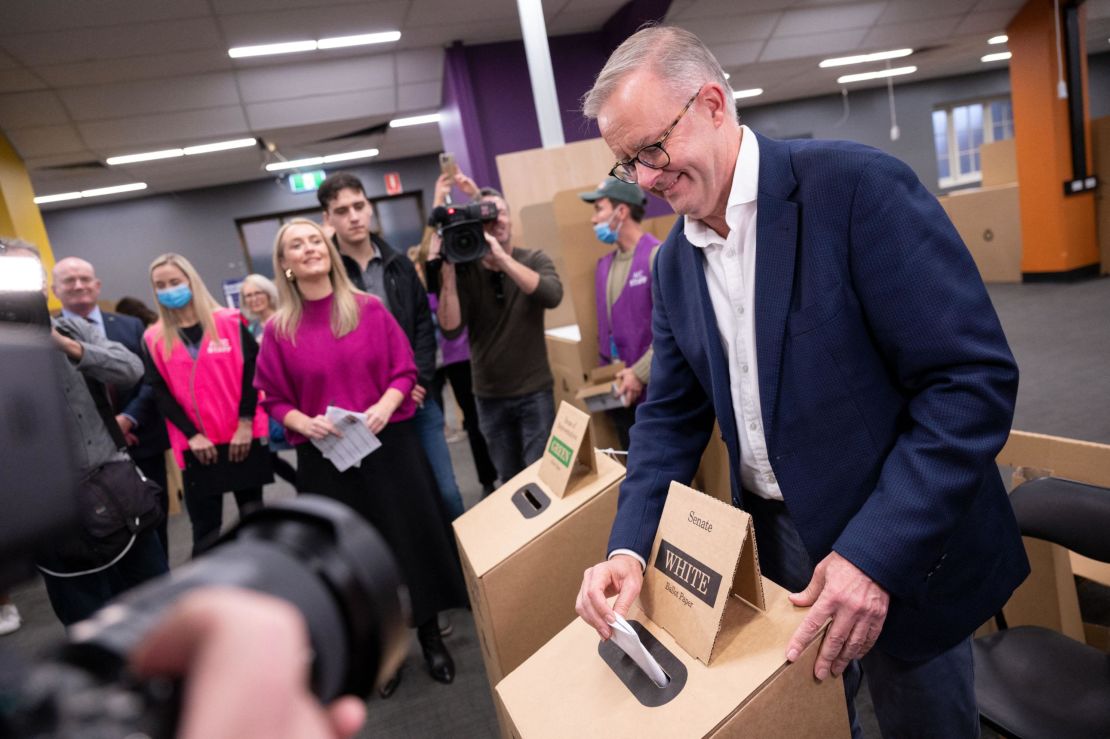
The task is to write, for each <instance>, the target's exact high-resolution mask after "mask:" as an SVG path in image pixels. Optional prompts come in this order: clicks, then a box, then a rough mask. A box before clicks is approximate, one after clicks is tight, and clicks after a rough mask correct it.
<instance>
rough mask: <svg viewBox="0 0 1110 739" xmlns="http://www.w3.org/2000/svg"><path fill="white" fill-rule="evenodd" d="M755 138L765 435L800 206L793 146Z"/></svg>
mask: <svg viewBox="0 0 1110 739" xmlns="http://www.w3.org/2000/svg"><path fill="white" fill-rule="evenodd" d="M756 138H757V140H758V141H759V196H758V201H757V203H756V225H755V239H756V250H755V350H756V357H757V361H758V363H759V402H760V405H761V406H762V410H763V428H764V432H765V435H766V436H767V437H771V435H772V431H773V429H772V420H773V419H774V417H775V410H776V407H777V405H778V390H779V372H780V370H781V368H782V345H783V338H784V336H785V333H786V317H787V313H788V312H789V310H790V296H791V293H792V291H793V284H794V256H795V254H796V252H797V247H798V205H797V203H794V202H792V201H790V200H789V199H788V197H789V195H790V194H791V193H792V192H793V191H794V188H795V187H796V186H797V181H796V180H795V179H794V172H793V167H792V166H791V162H790V147H789V145H788V144H786V143H784V142H781V141H774V140H772V139H768V138H764V137H763V136H760V135H759V134H756ZM768 443H770V439H768Z"/></svg>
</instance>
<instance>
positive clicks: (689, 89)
mask: <svg viewBox="0 0 1110 739" xmlns="http://www.w3.org/2000/svg"><path fill="white" fill-rule="evenodd" d="M644 68H646V69H648V70H650V71H651V72H653V73H654V74H655V75H656V76H658V77H659V79H661V80H663V81H664V82H665V83H666V84H667V86H668V87H669V88H670V89H671V90H673V91H674V92H675V93H676V94H677V95H692V94H693V93H694V91H695V90H697V89H698V88H699V87H700V86H701V85H704V84H705V83H707V82H716V83H717V84H718V85H720V86H721V87H722V88H723V89H724V91H725V94H726V95H727V96H728V100H729V102H730V103H731V101H732V100H733V95H732V86H731V85H729V83H728V80H726V79H725V71H724V70H723V69H721V64H720V62H718V61H717V58H716V57H715V56H713V52H711V51H710V50H709V49H708V48H707V47H706V45H705V44H703V43H702V41H701V39H699V38H698V37H697V36H695V35H694V34H692V33H690V32H689V31H686V30H684V29H682V28H677V27H675V26H649V27H647V28H641V29H640V30H639V31H637V32H636V33H634V34H632V35H631V36H629V37H628V38H627V39H625V40H624V43H622V44H621V45H620V46H618V47H617V50H616V51H614V52H613V53H612V54H611V55H610V56H609V61H607V62H605V66H604V67H603V68H602V70H601V72H600V73H598V75H597V79H596V80H595V81H594V86H593V88H591V89H590V91H589V92H587V93H586V94H585V95H584V96H583V97H582V113H583V115H585V116H586V117H587V118H597V114H598V112H599V111H600V110H601V106H603V105H605V103H606V101H607V100H608V99H609V97H610V96H611V95H612V94H613V93H614V92H615V91H616V89H617V87H618V86H619V85H620V84H621V82H623V81H624V79H625V78H626V77H627V76H628V75H630V74H632V73H633V72H635V71H637V70H639V69H644ZM728 107H729V110H730V111H732V118H733V120H737V121H738V120H739V118H738V116H737V114H736V105H735V103H732V104H730V105H729V106H728Z"/></svg>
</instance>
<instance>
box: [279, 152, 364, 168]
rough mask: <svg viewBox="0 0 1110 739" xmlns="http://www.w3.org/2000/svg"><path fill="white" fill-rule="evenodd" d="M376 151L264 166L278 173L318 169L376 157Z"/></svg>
mask: <svg viewBox="0 0 1110 739" xmlns="http://www.w3.org/2000/svg"><path fill="white" fill-rule="evenodd" d="M378 153H379V152H378V150H377V149H360V150H358V151H347V152H343V153H342V154H328V155H327V156H322V157H308V158H306V159H292V160H290V161H288V162H272V163H270V164H267V165H266V171H267V172H280V171H281V170H283V169H301V168H302V167H318V166H320V165H321V164H333V163H335V162H348V161H350V160H352V159H369V158H370V157H376V156H377V155H378Z"/></svg>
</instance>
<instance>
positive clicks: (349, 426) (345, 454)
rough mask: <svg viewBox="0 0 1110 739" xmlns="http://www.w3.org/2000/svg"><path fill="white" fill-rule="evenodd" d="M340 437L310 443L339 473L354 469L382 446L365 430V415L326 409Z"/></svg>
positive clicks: (325, 438) (338, 409)
mask: <svg viewBox="0 0 1110 739" xmlns="http://www.w3.org/2000/svg"><path fill="white" fill-rule="evenodd" d="M324 417H325V418H327V419H328V420H329V421H331V422H332V424H334V425H335V427H336V428H337V429H338V430H339V433H341V434H342V436H334V435H332V434H328V435H327V436H325V437H324V438H323V439H313V440H312V443H313V444H315V445H316V448H317V449H319V450H320V452H321V453H322V454H323V455H324V458H325V459H328V460H329V461H330V462H331V463H332V464H334V465H335V468H336V469H337V470H339V471H340V472H345V471H346V470H348V469H350V468H351V467H354V466H355V465H356V464H358V463H359V462H361V461H362V460H363V458H364V457H365V456H366V455H367V454H369V453H370V452H372V451H374V450H375V449H377V448H378V447H380V446H381V445H382V443H381V442H380V441H378V437H377V436H375V435H374V433H373V432H372V431H370V429H368V428H367V427H366V414H365V413H357V412H355V411H348V410H344V409H343V408H336V407H335V406H333V405H329V406H328V409H327V411H325V412H324Z"/></svg>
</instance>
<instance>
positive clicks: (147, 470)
mask: <svg viewBox="0 0 1110 739" xmlns="http://www.w3.org/2000/svg"><path fill="white" fill-rule="evenodd" d="M132 459H134V460H135V465H136V466H137V467H138V468H139V469H140V470H141V471H142V473H143V475H145V476H146V478H147V479H148V480H153V481H154V482H156V483H158V487H160V488H161V489H162V492H161V493H159V494H158V504H159V505H160V506H162V523H160V524H158V527H157V529H156V530H157V532H158V540H159V541H160V542H161V543H162V553H163V554H165V555H166V561H167V562H169V561H170V534H169V522H170V494H169V483H168V482H167V481H166V455H165V454H162V453H159V454H155V455H153V456H150V457H143V458H142V459H136V458H135V457H132Z"/></svg>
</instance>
